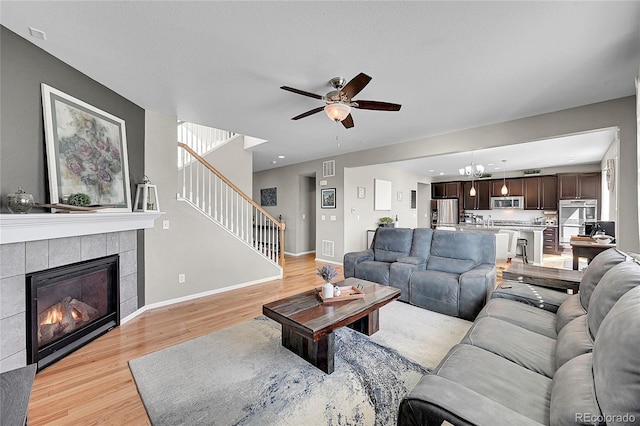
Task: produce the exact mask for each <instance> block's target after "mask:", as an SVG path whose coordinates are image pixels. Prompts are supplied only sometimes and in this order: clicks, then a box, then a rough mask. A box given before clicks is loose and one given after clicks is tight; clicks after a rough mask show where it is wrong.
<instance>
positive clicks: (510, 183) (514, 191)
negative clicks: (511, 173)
mask: <svg viewBox="0 0 640 426" xmlns="http://www.w3.org/2000/svg"><path fill="white" fill-rule="evenodd" d="M523 181H524V179H522V178H511V179H507V188H509V195H511V196H514V197H519V196H522V195H524V183H523Z"/></svg>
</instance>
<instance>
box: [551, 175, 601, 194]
mask: <svg viewBox="0 0 640 426" xmlns="http://www.w3.org/2000/svg"><path fill="white" fill-rule="evenodd" d="M600 179H601V177H600V172H597V173H567V174H558V198H559V199H560V200H567V199H576V198H582V199H596V200H598V199H600V185H601V184H600Z"/></svg>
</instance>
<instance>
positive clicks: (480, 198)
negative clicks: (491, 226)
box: [462, 180, 492, 210]
mask: <svg viewBox="0 0 640 426" xmlns="http://www.w3.org/2000/svg"><path fill="white" fill-rule="evenodd" d="M473 186H474V187H475V189H476V195H475V196H474V197H472V196H471V195H470V191H471V182H464V183H463V185H462V191H463V194H462V198H463V206H464V209H465V210H489V208H490V205H489V204H490V203H489V199H490V195H491V186H492V182H491V181H488V180H478V181H474V182H473Z"/></svg>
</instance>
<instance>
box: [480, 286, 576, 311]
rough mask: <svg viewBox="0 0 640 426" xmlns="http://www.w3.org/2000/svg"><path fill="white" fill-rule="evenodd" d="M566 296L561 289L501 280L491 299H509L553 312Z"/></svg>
mask: <svg viewBox="0 0 640 426" xmlns="http://www.w3.org/2000/svg"><path fill="white" fill-rule="evenodd" d="M568 297H569V294H567V293H563V292H562V291H558V290H556V289H552V288H547V287H540V286H537V285H534V284H525V283H522V282H520V281H503V282H502V283H501V284H500V285H499V286H498V287H497V288H496V289H495V290H494V292H493V293H492V294H491V298H492V299H497V298H502V299H511V300H515V301H517V302H521V303H525V304H527V305H531V306H535V307H537V308H540V309H544V310H546V311H549V312H553V313H554V314H555V313H556V312H557V311H558V308H559V307H560V305H562V303H563V302H564V301H565V300H567V298H568Z"/></svg>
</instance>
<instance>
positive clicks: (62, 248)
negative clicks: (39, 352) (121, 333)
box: [0, 215, 153, 371]
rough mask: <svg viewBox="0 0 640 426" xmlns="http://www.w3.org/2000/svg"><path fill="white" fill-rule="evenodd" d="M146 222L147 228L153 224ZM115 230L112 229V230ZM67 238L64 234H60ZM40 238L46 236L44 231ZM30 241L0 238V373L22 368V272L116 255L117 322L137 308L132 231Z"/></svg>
mask: <svg viewBox="0 0 640 426" xmlns="http://www.w3.org/2000/svg"><path fill="white" fill-rule="evenodd" d="M3 216H4V215H3ZM150 223H151V226H153V220H151V222H150ZM2 225H3V226H2V229H1V231H2V232H3V233H4V232H6V231H7V229H6V226H4V225H5V224H4V223H3V224H2ZM121 227H122V226H117V227H116V229H118V228H121ZM142 227H143V226H140V228H142ZM144 227H147V226H144ZM81 228H82V229H83V231H80V232H78V234H83V233H86V232H87V228H86V226H82V227H81ZM99 228H100V227H99ZM102 228H104V229H108V228H109V227H108V226H107V227H106V228H105V227H102ZM14 233H15V232H14ZM55 233H56V232H54V234H55ZM68 233H70V232H69V230H68V229H67V230H65V231H64V232H62V234H68ZM43 234H51V232H50V230H48V231H47V232H43ZM6 235H7V234H5V236H3V237H6ZM46 236H49V235H46ZM35 238H37V237H35ZM35 238H34V237H33V236H31V237H29V238H28V239H31V241H17V242H9V243H7V242H6V241H7V238H2V239H3V240H4V241H3V242H2V244H1V245H0V371H8V370H12V369H14V368H18V367H21V366H24V365H26V336H27V330H26V327H27V324H26V281H25V279H26V277H25V276H26V274H28V273H31V272H35V271H41V270H45V269H49V268H54V267H57V266H63V265H68V264H72V263H76V262H80V261H83V260H90V259H96V258H99V257H103V256H108V255H112V254H119V255H120V320H122V319H123V318H125V317H127V316H128V315H130V314H132V313H134V312H135V311H136V310H137V308H138V296H137V282H138V279H137V232H136V230H135V229H129V230H121V231H116V232H98V233H92V234H87V235H78V236H67V237H61V238H48V239H35ZM13 239H15V238H13Z"/></svg>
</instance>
